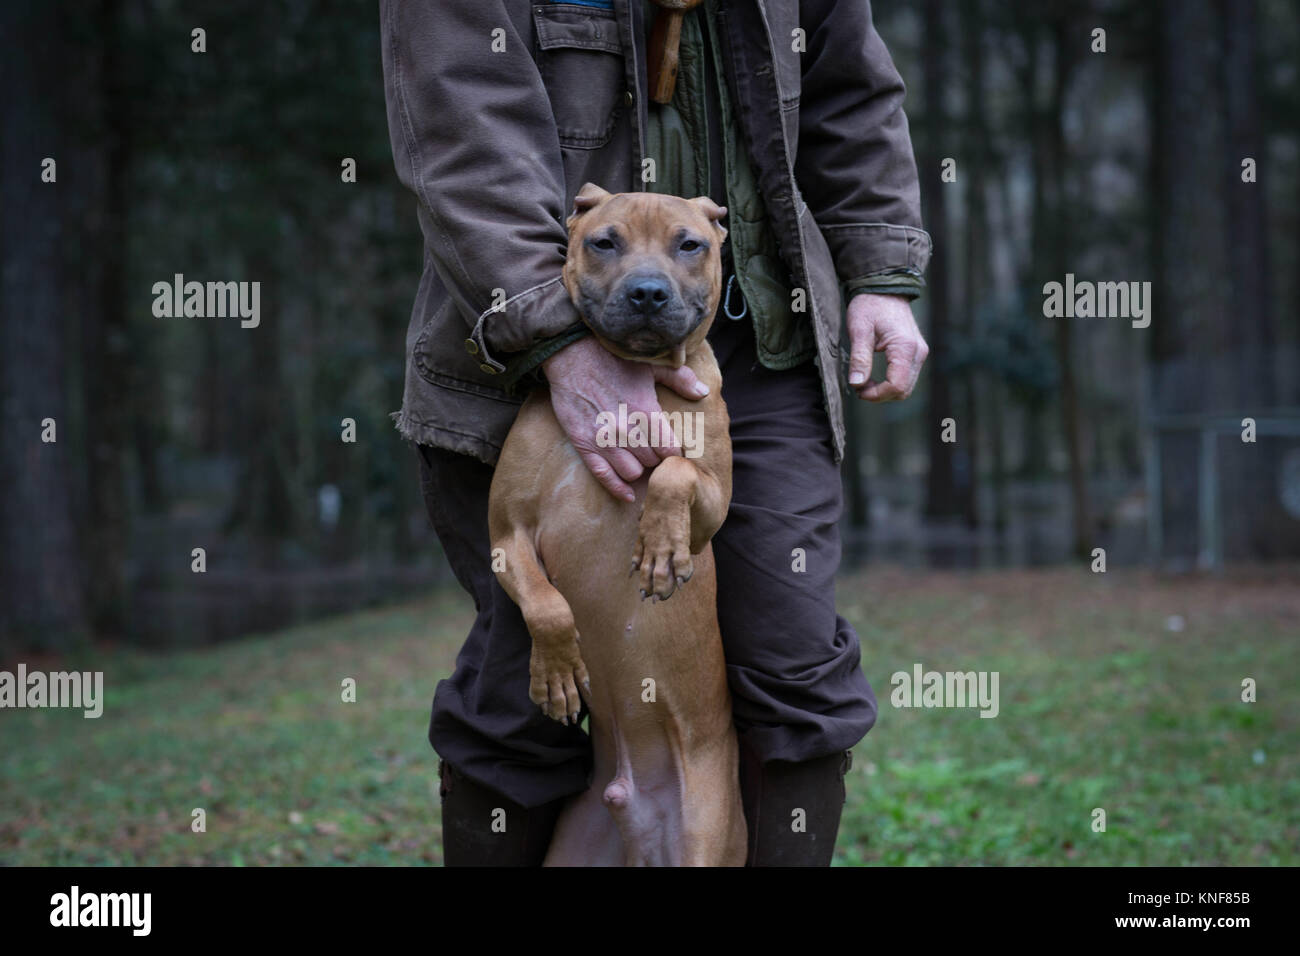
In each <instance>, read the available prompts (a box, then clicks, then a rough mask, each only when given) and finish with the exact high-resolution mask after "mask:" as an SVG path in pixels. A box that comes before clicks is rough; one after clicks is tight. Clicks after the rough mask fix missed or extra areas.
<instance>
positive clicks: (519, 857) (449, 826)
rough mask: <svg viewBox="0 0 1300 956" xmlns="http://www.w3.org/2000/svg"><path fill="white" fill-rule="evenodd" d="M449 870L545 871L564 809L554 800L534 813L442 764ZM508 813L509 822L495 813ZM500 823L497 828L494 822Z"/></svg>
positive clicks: (445, 861)
mask: <svg viewBox="0 0 1300 956" xmlns="http://www.w3.org/2000/svg"><path fill="white" fill-rule="evenodd" d="M438 779H439V781H440V784H439V786H438V792H439V794H441V796H442V861H443V865H444V866H541V865H542V860H543V859H545V857H546V850H547V847H549V846H550V845H551V832H552V831H553V830H554V829H555V821H556V820H557V819H558V818H559V815H560V810H561V809H562V808H563V806H564V799H563V798H562V799H559V800H553V801H552V802H550V803H547V804H543V805H542V806H540V807H534V808H533V809H531V810H529V809H526V808H525V807H524V806H523V805H522V804H519V803H515V801H513V800H511V799H510V798H509V797H506V796H504V795H502V794H500V793H498V792H497V791H495V790H490V789H488V788H487V787H485V786H483V785H482V784H480V783H477V782H475V781H474V780H471V779H470V778H469V777H467V776H465V775H464V774H463V773H461V772H460V771H459V770H457V769H456V768H455V767H453V766H452V765H451V764H449V763H447V762H446V761H445V760H439V761H438ZM498 809H500V810H504V811H505V815H504V817H503V816H502V814H500V813H497V812H496V811H497V810H498ZM494 820H496V821H501V822H504V824H505V832H504V833H503V832H498V831H500V828H501V822H498V823H497V828H496V829H495V830H494V829H493V822H494Z"/></svg>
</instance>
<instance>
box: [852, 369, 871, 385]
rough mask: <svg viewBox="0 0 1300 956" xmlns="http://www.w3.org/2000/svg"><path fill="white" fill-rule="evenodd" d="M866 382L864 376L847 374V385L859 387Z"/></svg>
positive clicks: (859, 373) (856, 373) (857, 373)
mask: <svg viewBox="0 0 1300 956" xmlns="http://www.w3.org/2000/svg"><path fill="white" fill-rule="evenodd" d="M866 380H867V377H866V376H865V375H863V374H862V373H861V372H856V371H854V372H849V384H850V385H861V384H862V383H863V382H865V381H866Z"/></svg>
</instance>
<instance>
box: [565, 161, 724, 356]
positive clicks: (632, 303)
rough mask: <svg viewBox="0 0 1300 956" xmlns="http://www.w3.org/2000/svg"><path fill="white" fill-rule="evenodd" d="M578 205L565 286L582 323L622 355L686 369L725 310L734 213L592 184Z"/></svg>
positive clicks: (705, 203) (705, 201) (707, 202)
mask: <svg viewBox="0 0 1300 956" xmlns="http://www.w3.org/2000/svg"><path fill="white" fill-rule="evenodd" d="M573 205H574V212H573V215H572V216H570V217H569V222H568V226H569V254H568V259H567V261H566V262H565V264H564V287H565V288H566V289H567V290H568V291H569V296H570V298H572V299H573V303H574V305H575V306H576V307H577V309H578V312H579V313H580V314H581V315H582V319H583V321H584V322H586V323H587V325H588V326H589V327H590V328H591V330H592V332H593V333H595V335H596V338H597V339H598V340H599V341H600V342H601V344H602V345H604V346H605V348H607V349H609V350H610V351H611V352H613V353H614V354H615V355H619V356H622V357H623V358H628V359H635V360H637V361H641V362H649V363H651V364H654V365H671V366H674V367H675V366H679V365H681V364H682V363H683V362H685V361H686V355H687V354H688V353H689V352H690V351H691V350H692V349H694V348H695V347H696V346H698V345H699V343H700V342H702V341H703V340H704V337H705V335H707V334H708V331H709V326H711V325H712V324H713V316H714V314H715V313H716V312H717V309H718V297H719V295H720V294H721V291H722V240H723V239H724V238H726V235H727V230H726V229H724V228H723V227H722V225H721V224H720V223H719V221H718V220H720V219H721V218H722V217H723V216H725V215H726V214H727V210H726V208H725V207H723V206H719V205H718V204H717V203H715V202H714V201H713V200H712V199H709V198H708V197H706V196H701V197H700V198H698V199H681V198H679V197H677V196H663V195H659V194H656V193H616V194H611V193H608V192H606V191H605V190H603V189H601V188H600V187H599V186H596V185H594V184H592V183H587V185H585V186H583V187H582V189H581V190H579V191H578V195H577V196H576V197H575V198H574V201H573Z"/></svg>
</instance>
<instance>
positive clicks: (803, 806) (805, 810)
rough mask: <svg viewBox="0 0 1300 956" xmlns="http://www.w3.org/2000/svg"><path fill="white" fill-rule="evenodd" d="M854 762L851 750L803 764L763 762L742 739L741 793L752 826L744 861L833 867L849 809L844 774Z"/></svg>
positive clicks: (761, 863)
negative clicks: (844, 814)
mask: <svg viewBox="0 0 1300 956" xmlns="http://www.w3.org/2000/svg"><path fill="white" fill-rule="evenodd" d="M852 765H853V752H852V751H849V750H845V751H842V752H840V753H834V754H831V755H830V756H829V757H818V758H816V759H815V760H806V761H802V762H799V763H790V762H788V761H784V760H772V761H768V762H767V763H763V762H762V761H761V760H760V759H759V757H758V755H757V754H756V753H755V752H754V751H752V750H751V749H750V748H749V747H748V746H746V744H745V743H744V742H743V741H742V742H741V745H740V796H741V801H742V802H743V803H744V805H745V824H746V826H747V827H748V828H749V857H748V859H747V860H746V861H745V865H746V866H830V865H831V858H832V857H833V856H834V855H835V836H836V834H837V833H839V829H840V813H841V812H842V811H843V809H844V799H845V789H844V775H845V774H847V773H848V771H849V768H850V767H851V766H852ZM796 811H802V813H796Z"/></svg>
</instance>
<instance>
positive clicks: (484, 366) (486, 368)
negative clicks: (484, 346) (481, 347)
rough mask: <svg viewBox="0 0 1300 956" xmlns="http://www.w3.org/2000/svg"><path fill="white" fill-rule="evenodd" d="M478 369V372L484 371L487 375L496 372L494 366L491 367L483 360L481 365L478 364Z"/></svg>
mask: <svg viewBox="0 0 1300 956" xmlns="http://www.w3.org/2000/svg"><path fill="white" fill-rule="evenodd" d="M479 371H480V372H483V373H485V374H487V375H495V374H496V373H497V370H496V369H494V368H493V367H492V366H491V365H489V364H488V363H487V362H484V363H483V364H482V365H480V366H479Z"/></svg>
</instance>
